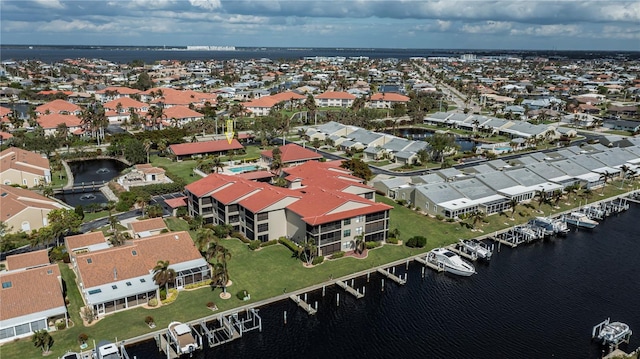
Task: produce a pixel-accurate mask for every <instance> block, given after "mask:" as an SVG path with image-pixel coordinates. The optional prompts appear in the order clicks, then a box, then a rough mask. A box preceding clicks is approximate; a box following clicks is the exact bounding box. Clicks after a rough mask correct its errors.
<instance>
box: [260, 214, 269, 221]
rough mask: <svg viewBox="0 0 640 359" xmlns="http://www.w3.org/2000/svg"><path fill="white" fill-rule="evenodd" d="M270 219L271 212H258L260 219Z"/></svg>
mask: <svg viewBox="0 0 640 359" xmlns="http://www.w3.org/2000/svg"><path fill="white" fill-rule="evenodd" d="M267 219H269V212H264V213H258V221H266V220H267Z"/></svg>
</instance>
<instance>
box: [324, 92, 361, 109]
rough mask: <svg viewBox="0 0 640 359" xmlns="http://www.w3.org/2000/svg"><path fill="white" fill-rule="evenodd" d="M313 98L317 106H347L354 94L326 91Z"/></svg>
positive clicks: (352, 99)
mask: <svg viewBox="0 0 640 359" xmlns="http://www.w3.org/2000/svg"><path fill="white" fill-rule="evenodd" d="M315 99H316V105H317V106H319V107H343V108H347V107H351V105H353V101H354V100H355V99H356V96H355V95H352V94H350V93H348V92H345V91H327V92H325V93H322V94H320V95H318V96H316V97H315Z"/></svg>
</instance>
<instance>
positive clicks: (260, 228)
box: [258, 223, 269, 233]
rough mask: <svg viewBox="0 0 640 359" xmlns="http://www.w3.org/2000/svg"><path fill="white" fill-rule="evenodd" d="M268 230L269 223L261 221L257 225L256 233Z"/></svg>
mask: <svg viewBox="0 0 640 359" xmlns="http://www.w3.org/2000/svg"><path fill="white" fill-rule="evenodd" d="M268 230H269V223H261V224H259V225H258V233H260V232H266V231H268Z"/></svg>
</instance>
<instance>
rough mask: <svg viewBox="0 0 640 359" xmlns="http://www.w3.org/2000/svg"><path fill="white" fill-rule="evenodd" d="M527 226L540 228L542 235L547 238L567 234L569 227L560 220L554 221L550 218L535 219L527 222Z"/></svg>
mask: <svg viewBox="0 0 640 359" xmlns="http://www.w3.org/2000/svg"><path fill="white" fill-rule="evenodd" d="M529 224H530V225H532V226H535V227H539V228H542V229H543V230H544V234H545V235H547V236H552V235H564V234H567V233H569V227H567V224H566V223H565V222H564V221H562V220H561V219H554V218H550V217H536V218H534V219H532V220H530V221H529Z"/></svg>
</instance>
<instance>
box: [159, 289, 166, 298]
mask: <svg viewBox="0 0 640 359" xmlns="http://www.w3.org/2000/svg"><path fill="white" fill-rule="evenodd" d="M165 299H167V288H166V287H162V288H160V300H165Z"/></svg>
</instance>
